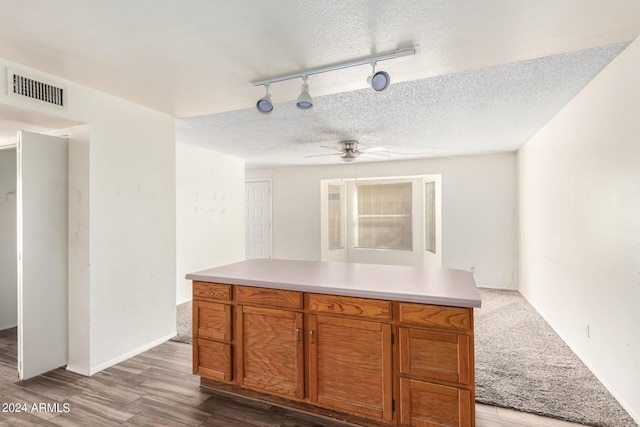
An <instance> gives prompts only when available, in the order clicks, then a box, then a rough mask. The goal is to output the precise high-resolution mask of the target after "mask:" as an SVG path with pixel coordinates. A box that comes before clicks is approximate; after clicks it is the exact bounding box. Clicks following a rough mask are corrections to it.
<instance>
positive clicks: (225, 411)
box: [0, 328, 581, 427]
mask: <svg viewBox="0 0 640 427" xmlns="http://www.w3.org/2000/svg"><path fill="white" fill-rule="evenodd" d="M16 359H17V344H16V329H15V328H13V329H8V330H5V331H0V426H82V427H91V426H154V427H155V426H177V427H178V426H220V427H240V426H247V427H252V426H259V427H276V426H280V427H312V426H317V427H339V426H345V425H347V424H340V423H335V422H331V421H328V420H326V419H322V418H316V417H312V416H309V415H305V414H302V413H298V412H294V411H290V410H287V409H283V408H280V407H277V406H273V405H269V404H266V403H261V402H255V401H251V400H247V399H243V398H238V397H233V396H229V395H225V394H222V393H211V392H208V391H203V390H200V389H199V378H198V377H196V376H194V375H192V374H191V346H190V345H188V344H182V343H177V342H173V341H169V342H166V343H164V344H162V345H159V346H157V347H155V348H153V349H151V350H149V351H147V352H145V353H142V354H140V355H138V356H136V357H133V358H131V359H129V360H127V361H125V362H122V363H119V364H118V365H116V366H113V367H111V368H108V369H105V370H104V371H102V372H99V373H97V374H95V375H93V376H92V377H84V376H82V375H79V374H75V373H73V372H70V371H67V370H65V369H62V368H61V369H56V370H54V371H51V372H48V373H46V374H44V375H41V376H39V377H36V378H33V379H30V380H26V381H18V378H17V370H16V366H17V362H16ZM11 403H18V404H21V405H22V404H26V406H27V408H28V409H29V412H27V413H7V412H2V409H5V410H6V409H7V407H5V404H11ZM34 403H35V404H43V403H44V404H50V406H49V409H53V411H46V410H45V411H42V412H37V411H35V412H31V411H30V410H31V408H32V405H33V404H34ZM64 404H68V407H69V411H68V412H67V413H65V412H64V410H65V406H64ZM476 412H477V414H476V426H477V427H534V426H535V427H570V426H580V425H581V424H573V423H568V422H564V421H560V420H555V419H552V418H543V417H539V416H536V415H531V414H525V413H522V412H517V411H512V410H508V409H503V408H496V407H492V406H486V405H476Z"/></svg>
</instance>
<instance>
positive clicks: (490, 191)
mask: <svg viewBox="0 0 640 427" xmlns="http://www.w3.org/2000/svg"><path fill="white" fill-rule="evenodd" d="M356 172H357V176H358V177H376V176H380V177H385V176H387V177H389V176H406V175H429V174H441V175H442V266H443V267H446V268H458V269H463V270H469V269H470V268H471V267H475V277H476V282H477V283H478V285H480V286H489V287H497V288H517V275H516V267H517V260H516V249H517V243H516V242H517V237H516V217H517V216H516V176H517V173H516V157H515V154H514V153H505V154H494V155H485V156H471V157H461V158H454V159H448V158H447V159H421V160H406V161H401V162H376V163H365V162H362V163H358V162H356V163H352V164H349V165H335V166H306V167H288V168H275V169H253V170H247V172H246V175H247V178H248V179H265V178H270V179H272V180H273V188H272V198H273V243H272V244H273V257H274V258H288V259H301V260H320V180H321V179H335V178H341V177H344V178H353V177H354V174H355V173H356Z"/></svg>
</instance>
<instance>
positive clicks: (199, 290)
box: [193, 281, 231, 301]
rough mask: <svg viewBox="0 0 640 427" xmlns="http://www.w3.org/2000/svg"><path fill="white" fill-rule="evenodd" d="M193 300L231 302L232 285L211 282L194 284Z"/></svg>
mask: <svg viewBox="0 0 640 427" xmlns="http://www.w3.org/2000/svg"><path fill="white" fill-rule="evenodd" d="M193 299H208V300H224V301H229V300H231V285H223V284H221V283H209V282H196V281H194V282H193Z"/></svg>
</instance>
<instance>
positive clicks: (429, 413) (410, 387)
mask: <svg viewBox="0 0 640 427" xmlns="http://www.w3.org/2000/svg"><path fill="white" fill-rule="evenodd" d="M471 404H472V402H471V393H470V392H469V390H463V389H458V388H455V387H447V386H443V385H439V384H430V383H427V382H423V381H417V380H411V379H407V378H400V421H401V423H402V425H408V426H415V427H472V426H473V425H474V424H475V423H474V422H473V420H472V419H471V418H472V415H471Z"/></svg>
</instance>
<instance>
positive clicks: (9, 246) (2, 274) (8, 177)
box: [0, 149, 18, 330]
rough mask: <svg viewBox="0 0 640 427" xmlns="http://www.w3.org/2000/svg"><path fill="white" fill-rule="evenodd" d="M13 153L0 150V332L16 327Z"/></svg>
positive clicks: (15, 173) (16, 264)
mask: <svg viewBox="0 0 640 427" xmlns="http://www.w3.org/2000/svg"><path fill="white" fill-rule="evenodd" d="M16 176H17V172H16V150H15V149H2V150H0V330H3V329H7V328H13V327H15V326H16V325H17V324H18V310H17V306H18V304H17V301H18V285H17V283H18V278H17V274H18V270H17V269H18V267H17V266H18V259H17V250H16V247H17V246H16V245H17V243H16V238H17V228H16V227H17V226H16V179H17V178H16Z"/></svg>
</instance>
